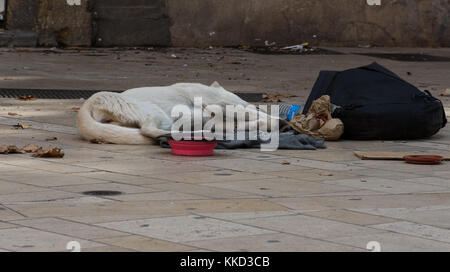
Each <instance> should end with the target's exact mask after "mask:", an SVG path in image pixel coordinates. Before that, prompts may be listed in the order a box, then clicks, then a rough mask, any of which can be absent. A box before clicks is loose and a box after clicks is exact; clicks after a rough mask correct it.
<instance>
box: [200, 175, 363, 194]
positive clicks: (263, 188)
mask: <svg viewBox="0 0 450 272" xmlns="http://www.w3.org/2000/svg"><path fill="white" fill-rule="evenodd" d="M206 185H208V186H210V187H217V188H223V189H230V190H235V191H240V192H247V193H251V194H256V195H263V196H270V197H283V196H286V197H289V196H308V195H321V194H329V193H335V192H351V191H356V189H354V188H351V187H346V186H336V185H327V184H320V183H315V182H308V181H304V182H302V181H298V180H292V179H286V178H272V179H263V180H247V181H235V182H230V183H227V182H224V183H219V182H216V183H210V184H206Z"/></svg>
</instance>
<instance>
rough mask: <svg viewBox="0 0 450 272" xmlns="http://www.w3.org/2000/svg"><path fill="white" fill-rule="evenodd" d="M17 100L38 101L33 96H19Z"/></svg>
mask: <svg viewBox="0 0 450 272" xmlns="http://www.w3.org/2000/svg"><path fill="white" fill-rule="evenodd" d="M17 99H18V100H21V101H32V100H37V98H36V97H34V96H32V95H22V96H19V97H18V98H17Z"/></svg>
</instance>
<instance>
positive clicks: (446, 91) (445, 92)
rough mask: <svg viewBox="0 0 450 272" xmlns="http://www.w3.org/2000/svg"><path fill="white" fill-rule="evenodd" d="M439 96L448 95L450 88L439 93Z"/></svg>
mask: <svg viewBox="0 0 450 272" xmlns="http://www.w3.org/2000/svg"><path fill="white" fill-rule="evenodd" d="M441 96H450V88H448V89H447V90H445V91H444V92H443V93H441Z"/></svg>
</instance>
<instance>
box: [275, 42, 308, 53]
mask: <svg viewBox="0 0 450 272" xmlns="http://www.w3.org/2000/svg"><path fill="white" fill-rule="evenodd" d="M308 46H309V43H302V44H297V45H293V46H286V47H283V48H281V50H288V51H292V52H304V51H305V50H307V47H308Z"/></svg>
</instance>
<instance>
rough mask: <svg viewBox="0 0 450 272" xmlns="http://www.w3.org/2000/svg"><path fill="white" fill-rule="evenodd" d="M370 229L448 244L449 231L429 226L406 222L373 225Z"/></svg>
mask: <svg viewBox="0 0 450 272" xmlns="http://www.w3.org/2000/svg"><path fill="white" fill-rule="evenodd" d="M372 227H373V228H376V229H380V230H387V231H392V232H396V233H402V234H407V235H411V236H416V237H420V238H425V239H430V240H436V241H440V242H445V243H450V230H449V229H444V228H437V227H433V226H429V225H422V224H416V223H411V222H406V221H402V222H395V223H387V224H380V225H373V226H372Z"/></svg>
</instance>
